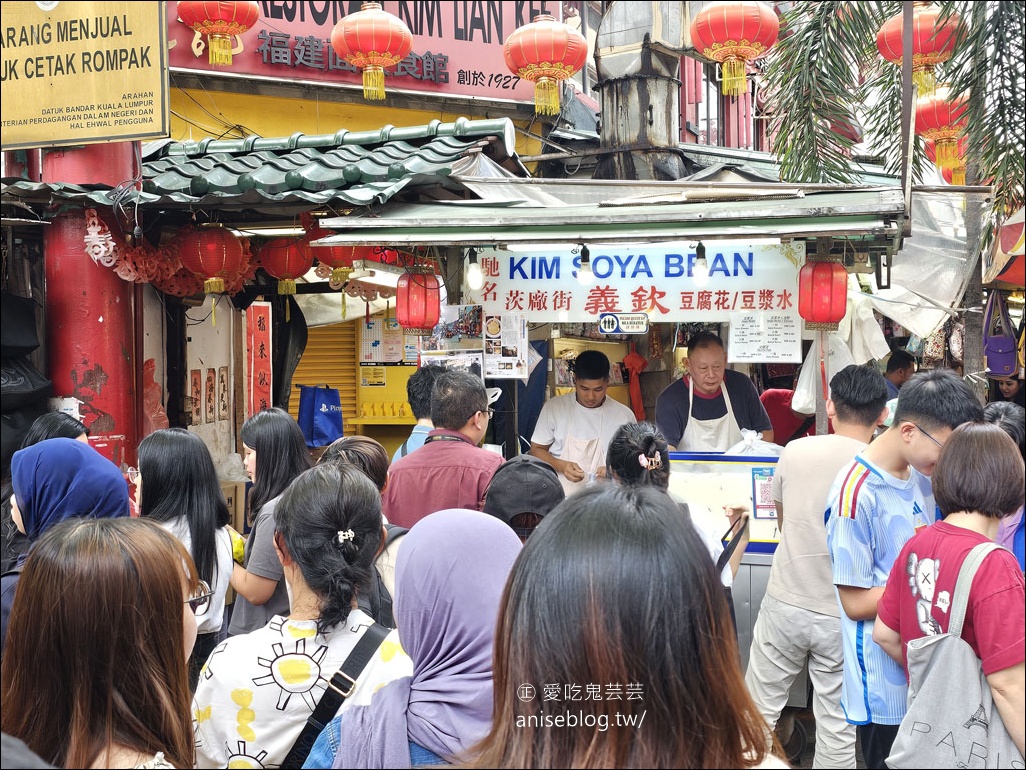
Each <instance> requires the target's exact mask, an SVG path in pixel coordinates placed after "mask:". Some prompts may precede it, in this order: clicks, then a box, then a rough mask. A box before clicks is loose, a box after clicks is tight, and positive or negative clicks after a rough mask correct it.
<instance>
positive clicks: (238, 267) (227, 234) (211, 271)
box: [178, 225, 249, 294]
mask: <svg viewBox="0 0 1026 770" xmlns="http://www.w3.org/2000/svg"><path fill="white" fill-rule="evenodd" d="M178 256H179V258H180V259H181V260H182V267H184V268H185V269H186V270H188V271H190V272H191V273H193V274H194V275H196V276H197V277H198V278H201V279H202V280H203V291H204V292H205V293H207V294H219V293H223V292H224V290H225V284H226V283H231V282H233V281H234V280H235V279H236V278H237V277H238V276H239V275H240V274H241V273H242V272H243V271H244V270H245V269H246V266H247V264H248V258H249V253H248V251H247V249H246V247H245V246H244V245H243V243H242V241H241V240H240V239H239V238H238V236H236V235H235V233H233V232H232V231H231V230H229V229H227V228H226V227H222V226H221V225H204V226H201V227H197V228H194V229H190V230H184V231H183V232H182V233H181V234H180V235H179V237H178Z"/></svg>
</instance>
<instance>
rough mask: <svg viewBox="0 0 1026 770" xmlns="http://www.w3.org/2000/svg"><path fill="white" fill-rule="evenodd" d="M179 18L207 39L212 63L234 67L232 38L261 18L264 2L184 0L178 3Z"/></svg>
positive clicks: (208, 52)
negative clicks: (262, 3)
mask: <svg viewBox="0 0 1026 770" xmlns="http://www.w3.org/2000/svg"><path fill="white" fill-rule="evenodd" d="M178 18H179V19H181V20H182V23H183V24H185V26H187V27H189V28H190V29H191V30H193V31H194V32H199V33H200V34H201V35H204V36H205V37H206V38H207V59H208V61H209V62H210V63H211V64H213V65H215V66H220V67H230V66H231V64H232V38H233V37H235V36H236V35H241V34H242V33H243V32H245V31H246V30H248V29H250V28H251V27H252V26H253V25H254V24H256V22H257V19H259V18H260V3H257V2H239V3H220V2H210V1H207V2H204V0H183V2H180V3H178Z"/></svg>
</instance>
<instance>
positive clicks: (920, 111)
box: [916, 89, 969, 169]
mask: <svg viewBox="0 0 1026 770" xmlns="http://www.w3.org/2000/svg"><path fill="white" fill-rule="evenodd" d="M944 90H945V89H939V90H938V91H937V93H935V94H934V95H933V96H928V97H926V98H925V99H921V100H920V101H919V102H918V104H916V133H917V134H919V135H920V136H922V137H923V138H924V139H929V140H932V141H933V142H934V145H935V148H936V153H937V160H936V163H937V168H939V169H945V168H950V169H953V168H955V167H956V166H957V165H958V163H959V160H958V140H959V139H961V137H962V132H963V131H964V130H965V127H966V124H967V123H968V122H969V121H968V118H967V117H966V114H965V113H966V109H967V102H966V98H965V97H964V96H956V97H955V98H954V99H949V98H948V96H947V94H946V93H944V92H943V91H944Z"/></svg>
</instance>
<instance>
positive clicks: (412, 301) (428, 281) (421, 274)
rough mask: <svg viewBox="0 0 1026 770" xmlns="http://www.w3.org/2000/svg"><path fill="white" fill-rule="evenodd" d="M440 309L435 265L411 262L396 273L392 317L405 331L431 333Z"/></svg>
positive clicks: (422, 334)
mask: <svg viewBox="0 0 1026 770" xmlns="http://www.w3.org/2000/svg"><path fill="white" fill-rule="evenodd" d="M441 312H442V299H441V293H440V289H439V285H438V276H437V275H435V271H434V268H431V267H428V266H427V265H413V266H411V267H408V268H407V269H406V272H405V273H403V274H402V275H401V276H399V284H398V286H396V298H395V318H396V320H397V321H398V322H399V325H400V326H401V327H402V328H403V331H404V332H406V333H407V334H419V335H421V336H426V335H429V334H431V332H432V331H433V330H434V328H435V325H436V324H437V323H438V319H439V317H440V315H441Z"/></svg>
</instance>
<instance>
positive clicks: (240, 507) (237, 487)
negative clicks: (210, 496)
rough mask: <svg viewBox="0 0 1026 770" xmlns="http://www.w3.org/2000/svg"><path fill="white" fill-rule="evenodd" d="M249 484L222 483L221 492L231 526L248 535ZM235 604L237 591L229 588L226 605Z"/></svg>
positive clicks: (241, 482) (225, 600)
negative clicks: (247, 499) (247, 505)
mask: <svg viewBox="0 0 1026 770" xmlns="http://www.w3.org/2000/svg"><path fill="white" fill-rule="evenodd" d="M247 486H248V484H247V482H245V481H222V482H221V492H222V494H224V499H225V502H227V503H228V513H229V514H230V515H231V519H230V520H229V522H228V523H229V525H230V526H231V528H232V529H234V530H235V531H236V532H241V533H242V534H246V533H247V532H248V531H249V527H248V526H246V498H247V491H248V490H247ZM234 602H235V590H234V589H233V588H232V587H231V586H228V592H227V593H226V594H225V599H224V603H225V604H226V605H229V604H232V603H234Z"/></svg>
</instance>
